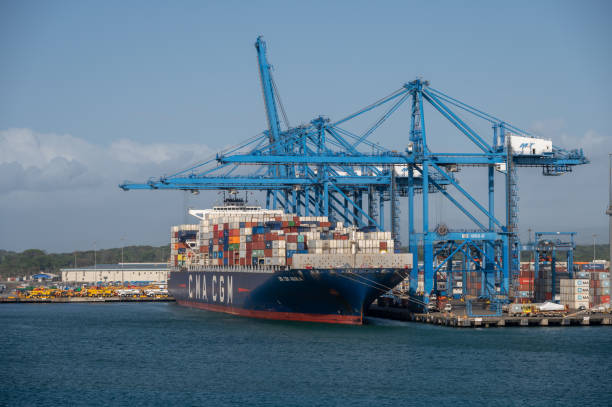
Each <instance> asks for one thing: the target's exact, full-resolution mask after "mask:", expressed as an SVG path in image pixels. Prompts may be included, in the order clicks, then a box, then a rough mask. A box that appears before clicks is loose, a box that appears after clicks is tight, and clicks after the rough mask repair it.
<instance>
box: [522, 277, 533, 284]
mask: <svg viewBox="0 0 612 407" xmlns="http://www.w3.org/2000/svg"><path fill="white" fill-rule="evenodd" d="M519 284H533V278H524V277H523V278H519Z"/></svg>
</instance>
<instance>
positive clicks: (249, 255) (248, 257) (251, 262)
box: [246, 253, 253, 266]
mask: <svg viewBox="0 0 612 407" xmlns="http://www.w3.org/2000/svg"><path fill="white" fill-rule="evenodd" d="M251 264H253V258H252V257H251V253H247V256H246V265H247V266H250V265H251Z"/></svg>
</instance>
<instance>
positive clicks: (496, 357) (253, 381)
mask: <svg viewBox="0 0 612 407" xmlns="http://www.w3.org/2000/svg"><path fill="white" fill-rule="evenodd" d="M0 326H1V329H0V343H1V344H2V347H1V350H0V366H1V369H0V405H38V406H56V405H84V406H94V405H100V406H102V405H126V406H127V405H129V406H139V405H143V406H144V405H147V406H150V405H219V406H221V405H249V406H270V405H280V406H294V405H295V406H315V405H325V406H327V405H331V406H336V405H337V406H343V405H351V406H355V405H363V406H376V405H380V406H386V405H390V406H403V405H491V404H493V405H517V406H519V405H520V406H524V405H530V406H536V405H542V406H550V405H555V406H559V405H567V406H575V405H582V406H585V405H597V406H601V405H606V404H608V403H609V402H610V400H612V379H611V376H610V372H611V371H612V330H611V329H610V327H589V326H585V327H572V328H561V327H559V328H557V327H547V328H536V329H534V328H499V329H466V330H461V329H452V328H445V327H439V326H432V325H422V324H417V323H408V322H406V323H402V322H393V321H387V320H378V319H369V320H367V324H366V325H364V326H337V325H327V324H314V323H300V322H278V321H265V320H254V319H248V318H241V317H234V316H230V315H226V314H219V313H214V312H207V311H200V310H193V309H188V308H183V307H180V306H178V305H176V304H173V303H143V304H133V303H120V304H6V305H2V306H0ZM605 400H608V402H606V401H605Z"/></svg>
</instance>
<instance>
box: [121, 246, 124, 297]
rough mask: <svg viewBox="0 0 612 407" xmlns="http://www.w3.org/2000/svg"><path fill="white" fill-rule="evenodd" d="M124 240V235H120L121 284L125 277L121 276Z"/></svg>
mask: <svg viewBox="0 0 612 407" xmlns="http://www.w3.org/2000/svg"><path fill="white" fill-rule="evenodd" d="M124 240H125V236H122V237H121V285H122V286H123V284H124V281H125V278H124V277H123V246H125V243H124Z"/></svg>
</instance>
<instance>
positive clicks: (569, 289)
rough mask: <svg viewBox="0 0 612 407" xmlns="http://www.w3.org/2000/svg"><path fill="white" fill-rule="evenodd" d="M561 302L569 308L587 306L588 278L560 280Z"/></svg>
mask: <svg viewBox="0 0 612 407" xmlns="http://www.w3.org/2000/svg"><path fill="white" fill-rule="evenodd" d="M560 292H561V294H560V295H561V304H563V305H567V307H568V308H569V309H575V310H576V309H580V308H582V307H584V308H589V279H587V278H576V279H573V280H569V279H561V280H560Z"/></svg>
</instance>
